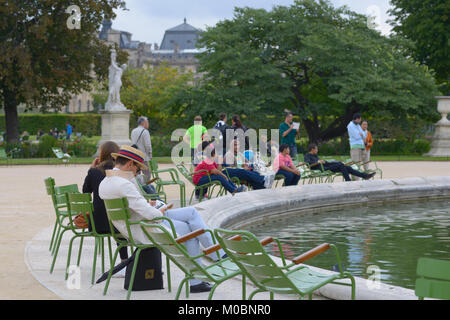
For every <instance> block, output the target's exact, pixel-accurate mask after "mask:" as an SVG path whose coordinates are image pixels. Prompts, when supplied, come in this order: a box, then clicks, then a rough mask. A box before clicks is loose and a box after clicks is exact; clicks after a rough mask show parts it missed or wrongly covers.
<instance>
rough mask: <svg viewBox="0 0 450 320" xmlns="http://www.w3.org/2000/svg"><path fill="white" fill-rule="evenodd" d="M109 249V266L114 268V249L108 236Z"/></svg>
mask: <svg viewBox="0 0 450 320" xmlns="http://www.w3.org/2000/svg"><path fill="white" fill-rule="evenodd" d="M108 249H109V265H110V266H111V268H113V267H114V265H113V261H112V258H113V254H112V247H111V237H109V236H108Z"/></svg>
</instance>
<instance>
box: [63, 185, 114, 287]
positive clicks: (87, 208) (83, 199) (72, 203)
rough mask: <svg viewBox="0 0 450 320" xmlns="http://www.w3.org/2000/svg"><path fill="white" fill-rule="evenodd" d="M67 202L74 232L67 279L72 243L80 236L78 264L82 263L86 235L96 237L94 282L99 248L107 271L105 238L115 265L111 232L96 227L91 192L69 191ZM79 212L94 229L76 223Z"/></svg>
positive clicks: (93, 269)
mask: <svg viewBox="0 0 450 320" xmlns="http://www.w3.org/2000/svg"><path fill="white" fill-rule="evenodd" d="M66 196H67V204H68V214H69V226H70V228H71V230H72V232H73V234H74V236H73V237H72V239H70V244H69V253H68V255H67V266H66V280H67V278H68V276H69V274H68V270H69V266H70V260H71V256H72V245H73V241H74V240H75V239H76V238H80V251H79V253H78V264H77V265H78V266H79V265H80V258H81V246H82V243H83V240H84V238H85V237H93V238H95V246H94V261H93V264H92V279H91V284H94V280H95V270H96V266H97V255H98V254H97V250H99V251H100V253H101V257H102V273H104V272H105V243H104V239H105V238H106V239H107V240H108V247H109V262H110V266H111V268H113V267H114V265H113V264H112V247H111V234H99V233H98V232H97V229H96V228H95V222H94V216H93V212H94V208H93V205H92V198H91V195H90V194H80V193H68V194H66ZM78 214H82V215H83V217H84V219H85V221H90V225H91V229H92V231H85V229H80V228H78V227H77V226H75V224H74V222H73V221H74V219H75V217H76V216H77V215H78Z"/></svg>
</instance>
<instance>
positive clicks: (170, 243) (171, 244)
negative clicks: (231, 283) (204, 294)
mask: <svg viewBox="0 0 450 320" xmlns="http://www.w3.org/2000/svg"><path fill="white" fill-rule="evenodd" d="M141 228H142V230H143V231H144V233H145V234H146V236H147V237H148V238H149V240H150V241H152V242H153V243H154V245H155V246H156V247H157V248H158V249H159V250H160V251H161V252H163V253H164V254H165V255H166V257H167V258H169V259H170V260H171V261H172V262H173V263H174V264H175V265H176V266H177V267H178V268H180V269H181V271H183V272H184V274H185V277H184V279H183V280H182V281H181V283H180V285H179V286H178V290H177V294H176V296H175V300H178V299H179V297H180V294H181V290H182V288H183V286H184V285H186V298H189V285H188V281H189V280H190V279H199V280H204V281H208V282H212V283H214V286H213V288H212V289H211V291H210V293H209V296H208V300H211V299H212V297H213V295H214V292H215V290H216V288H217V287H218V286H219V285H220V284H221V283H223V282H224V281H226V280H228V279H231V278H234V277H236V276H237V275H240V274H241V271H240V269H239V267H237V266H236V265H235V264H234V263H233V262H232V261H231V260H230V259H229V258H226V259H220V257H219V254H218V253H217V257H218V258H219V259H220V260H219V261H218V262H216V263H213V264H211V265H209V266H203V265H202V264H201V263H199V262H198V261H197V260H198V259H199V258H202V257H204V256H206V255H207V254H211V253H214V252H217V250H219V249H220V247H218V246H216V247H214V248H213V247H211V248H208V249H205V250H204V252H203V253H202V254H200V255H198V256H195V257H192V256H190V255H189V253H188V252H187V249H186V247H185V246H184V245H183V243H185V242H186V241H188V240H191V239H193V238H196V237H198V236H199V235H201V234H203V233H205V232H209V233H211V236H212V238H213V239H214V234H213V233H212V231H210V230H203V229H201V230H197V231H194V232H192V233H191V234H188V235H185V236H183V237H180V238H175V237H176V233H175V232H174V231H172V232H169V231H168V230H167V229H166V228H164V227H163V226H162V225H160V224H149V223H145V222H142V223H141ZM242 298H243V299H245V276H244V277H243V278H242Z"/></svg>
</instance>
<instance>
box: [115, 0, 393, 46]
mask: <svg viewBox="0 0 450 320" xmlns="http://www.w3.org/2000/svg"><path fill="white" fill-rule="evenodd" d="M331 2H332V3H333V4H334V5H335V6H337V7H339V6H342V5H347V6H348V7H349V8H350V9H351V10H353V11H356V12H358V13H362V14H370V15H372V16H376V17H377V18H378V20H377V24H378V25H379V27H378V29H379V30H380V31H381V32H383V33H384V34H387V33H389V31H390V27H389V25H388V24H387V23H386V20H387V19H388V18H389V17H388V15H387V13H386V11H387V10H388V9H389V8H390V5H389V0H331ZM293 3H294V0H190V1H188V0H126V4H127V8H128V9H129V10H128V11H123V10H117V11H116V13H117V18H116V19H115V20H114V21H113V28H114V29H116V30H123V31H128V32H130V33H132V34H133V40H139V41H143V42H147V43H152V44H153V43H158V44H161V41H162V38H163V36H164V32H165V30H167V29H169V28H172V27H175V26H177V25H179V24H181V23H183V19H184V18H186V19H187V22H188V23H189V24H191V25H193V26H194V27H196V28H199V29H204V28H205V26H214V25H215V24H216V23H217V22H218V21H221V20H224V19H231V18H232V17H233V10H234V7H246V6H247V7H252V8H264V9H267V10H270V9H271V8H272V7H273V6H276V5H284V6H289V5H291V4H293Z"/></svg>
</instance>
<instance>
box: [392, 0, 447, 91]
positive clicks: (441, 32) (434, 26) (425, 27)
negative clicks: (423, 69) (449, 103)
mask: <svg viewBox="0 0 450 320" xmlns="http://www.w3.org/2000/svg"><path fill="white" fill-rule="evenodd" d="M391 5H392V6H393V7H394V8H393V9H391V10H390V11H389V14H390V15H392V16H393V17H394V19H393V20H392V21H391V25H392V26H393V30H394V32H396V33H397V34H399V35H401V36H404V37H406V38H407V39H410V40H412V41H413V42H414V46H412V47H411V48H410V49H409V52H410V53H411V55H412V56H413V57H414V59H416V60H417V61H419V62H420V63H423V64H426V65H428V66H429V67H430V68H433V69H434V70H435V71H436V78H437V79H438V81H439V82H440V83H446V85H447V89H450V79H449V77H450V73H449V72H450V58H449V57H450V50H449V47H450V42H449V41H450V40H449V38H448V36H449V34H450V3H449V2H448V1H447V0H391Z"/></svg>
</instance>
